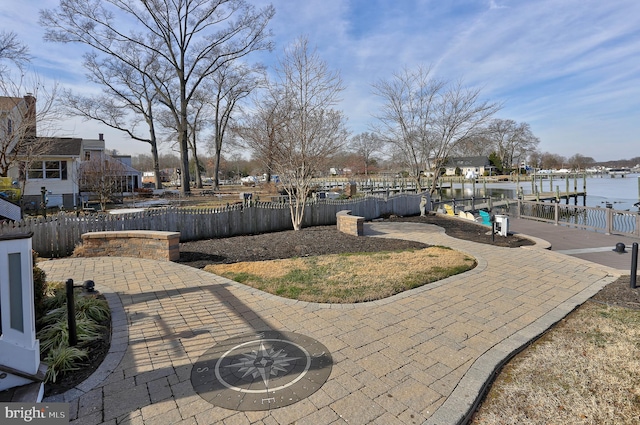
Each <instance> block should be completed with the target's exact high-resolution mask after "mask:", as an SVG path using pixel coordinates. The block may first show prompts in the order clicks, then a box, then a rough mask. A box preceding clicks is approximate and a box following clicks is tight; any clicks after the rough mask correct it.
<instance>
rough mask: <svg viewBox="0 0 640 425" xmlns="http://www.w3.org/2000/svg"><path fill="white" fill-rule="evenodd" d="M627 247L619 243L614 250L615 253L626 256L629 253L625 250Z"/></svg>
mask: <svg viewBox="0 0 640 425" xmlns="http://www.w3.org/2000/svg"><path fill="white" fill-rule="evenodd" d="M625 248H626V247H625V246H624V244H623V243H622V242H618V243H617V244H616V247H615V248H614V249H613V250H614V251H615V252H617V253H618V254H625V253H626V252H627V251H626V250H625Z"/></svg>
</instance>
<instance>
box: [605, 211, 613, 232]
mask: <svg viewBox="0 0 640 425" xmlns="http://www.w3.org/2000/svg"><path fill="white" fill-rule="evenodd" d="M605 210H607V218H606V223H605V229H604V232H605V235H610V234H611V232H612V231H613V208H605Z"/></svg>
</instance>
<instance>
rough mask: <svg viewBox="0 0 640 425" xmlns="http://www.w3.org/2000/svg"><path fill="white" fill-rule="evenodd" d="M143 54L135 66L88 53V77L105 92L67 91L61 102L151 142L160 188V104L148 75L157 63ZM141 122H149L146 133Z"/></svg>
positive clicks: (73, 112) (71, 111) (72, 111)
mask: <svg viewBox="0 0 640 425" xmlns="http://www.w3.org/2000/svg"><path fill="white" fill-rule="evenodd" d="M144 53H145V52H141V53H140V55H139V57H138V63H137V64H136V66H135V67H131V66H128V65H127V64H125V63H123V62H122V61H119V60H116V59H115V58H113V57H106V58H102V59H101V58H99V57H98V55H96V54H95V53H89V54H86V55H85V57H84V67H85V69H86V70H87V71H88V74H87V78H88V79H89V81H91V82H93V83H96V84H98V85H100V86H101V87H102V92H103V93H102V95H99V96H80V95H76V94H74V93H73V92H72V91H70V90H65V91H63V95H62V100H61V103H62V104H63V105H64V107H65V108H66V111H67V113H68V114H70V115H77V116H81V117H84V118H85V119H90V120H95V121H99V122H101V123H103V124H105V125H107V126H108V127H111V128H114V129H116V130H119V131H122V132H125V133H126V134H127V135H129V137H131V138H132V139H133V140H137V141H140V142H144V143H148V144H149V146H150V148H151V156H152V158H153V170H154V173H155V186H156V189H160V188H162V182H161V180H160V165H159V161H158V140H157V130H156V120H155V109H156V107H159V106H160V105H158V101H157V93H156V91H155V88H154V85H153V83H152V82H151V81H150V79H149V77H148V74H150V73H153V70H152V69H150V68H152V67H153V66H154V60H153V58H147V59H145V54H144ZM141 70H142V71H141ZM132 114H133V115H132ZM141 122H143V123H145V124H146V132H148V135H147V136H143V135H141V133H139V132H138V131H137V126H138V125H139V124H140V123H141Z"/></svg>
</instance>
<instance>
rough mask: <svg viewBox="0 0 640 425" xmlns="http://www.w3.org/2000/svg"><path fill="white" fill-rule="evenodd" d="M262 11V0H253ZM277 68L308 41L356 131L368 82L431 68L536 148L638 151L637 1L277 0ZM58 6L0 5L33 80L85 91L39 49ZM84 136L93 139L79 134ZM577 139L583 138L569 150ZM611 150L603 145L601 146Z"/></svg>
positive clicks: (59, 57)
mask: <svg viewBox="0 0 640 425" xmlns="http://www.w3.org/2000/svg"><path fill="white" fill-rule="evenodd" d="M252 3H253V4H255V5H256V6H258V7H260V6H263V5H265V4H268V3H270V2H269V1H268V0H253V1H252ZM272 3H273V4H274V6H275V8H276V16H275V18H274V20H273V22H272V25H271V28H272V30H273V32H274V35H275V41H276V51H275V52H274V53H272V54H260V55H255V56H254V59H256V60H257V59H258V58H259V59H260V60H261V61H263V62H264V63H266V64H267V65H270V66H271V65H273V64H274V63H275V58H276V55H277V54H280V52H281V51H282V48H283V47H284V46H285V45H287V44H289V43H290V42H292V41H293V40H294V39H295V38H296V37H298V36H301V35H305V36H307V37H308V38H309V41H310V42H311V44H312V45H315V46H317V49H318V53H319V54H320V55H321V57H322V58H323V59H325V60H326V61H327V62H328V64H329V66H330V67H332V68H334V69H339V70H340V71H341V73H342V76H343V79H344V81H345V83H346V85H347V90H346V91H345V92H344V95H343V98H344V101H343V102H342V104H341V107H342V108H343V109H344V111H345V113H346V115H347V116H349V122H350V125H351V127H352V128H353V130H354V131H355V132H360V131H365V130H367V123H368V122H369V121H370V120H371V115H372V114H374V113H375V106H376V105H377V104H378V101H377V99H375V98H374V97H373V96H372V95H371V92H370V91H371V90H370V84H371V83H372V82H374V81H376V80H378V79H380V78H389V77H390V76H391V74H392V72H394V71H397V70H399V69H401V68H402V67H404V66H408V67H415V66H417V65H418V64H424V65H433V66H434V72H436V73H437V75H438V76H440V77H444V78H449V79H452V80H457V79H460V78H462V79H463V81H464V82H465V83H467V84H469V85H472V86H475V87H482V90H483V94H484V95H485V96H486V97H488V98H489V99H491V100H495V101H500V102H504V108H503V110H502V111H501V113H500V116H501V117H503V118H512V119H515V120H518V121H526V122H529V123H531V125H532V129H533V130H534V132H535V133H536V134H537V135H538V136H539V137H540V138H541V140H542V145H541V148H542V149H544V150H549V151H552V152H556V153H559V154H561V155H566V156H570V155H572V154H574V153H576V152H580V153H583V154H585V155H589V156H593V157H594V158H596V159H599V160H607V159H615V158H618V157H625V156H629V155H632V156H633V155H637V154H638V153H637V152H634V149H635V146H636V145H638V141H639V140H638V139H639V137H640V136H638V134H640V128H639V127H640V124H639V122H640V120H638V117H637V111H638V110H640V108H639V107H640V100H638V99H640V96H639V95H640V31H639V30H638V28H640V2H638V1H637V0H618V1H616V2H604V1H601V0H563V1H557V0H538V1H535V2H527V1H517V0H464V1H463V0H452V1H447V2H443V1H441V0H402V1H398V0H305V1H290V0H274V1H272ZM57 4H58V1H56V0H24V1H20V2H5V3H4V4H3V5H2V6H0V28H4V29H8V30H14V31H16V32H17V33H18V34H19V36H20V37H21V38H22V39H23V40H24V41H25V42H26V43H27V44H28V45H29V46H30V47H31V52H32V54H33V55H34V57H35V59H34V66H35V68H36V69H37V70H38V72H40V73H43V74H46V76H47V77H49V78H53V79H56V80H57V81H59V82H60V83H61V84H64V85H68V86H72V87H73V88H74V89H77V90H83V91H84V90H88V89H89V87H90V86H89V85H88V84H87V83H86V82H85V80H84V75H83V74H84V71H83V69H82V67H81V56H82V50H81V49H78V48H77V47H74V46H69V45H61V44H53V43H45V42H44V41H42V35H43V33H44V31H43V29H42V28H40V27H39V26H38V24H37V17H38V10H39V9H40V8H43V7H46V8H50V7H55V6H56V5H57ZM72 123H73V124H71V125H69V126H68V128H69V129H70V130H71V131H78V135H80V136H82V137H95V135H94V134H97V133H98V132H104V133H105V137H106V138H107V141H108V143H109V144H111V142H112V140H113V142H114V143H116V140H117V141H118V142H117V143H118V146H116V148H118V149H119V150H121V151H123V152H127V151H129V150H132V152H146V147H145V146H144V145H142V144H141V145H140V146H136V144H132V143H131V142H130V141H128V140H126V139H125V138H124V137H122V136H121V135H119V134H117V135H112V134H111V133H110V132H109V131H107V130H106V129H105V130H104V131H96V129H98V128H100V126H98V125H97V124H87V123H82V122H77V120H76V121H72ZM85 128H86V129H87V130H86V133H89V135H86V134H85V130H84V129H85ZM576 140H579V142H576ZM604 143H606V144H607V149H603V148H602V146H603V144H604Z"/></svg>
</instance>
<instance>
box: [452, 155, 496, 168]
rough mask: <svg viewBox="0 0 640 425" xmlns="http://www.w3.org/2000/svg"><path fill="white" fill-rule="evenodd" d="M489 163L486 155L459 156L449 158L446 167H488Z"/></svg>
mask: <svg viewBox="0 0 640 425" xmlns="http://www.w3.org/2000/svg"><path fill="white" fill-rule="evenodd" d="M489 165H491V163H490V162H489V158H487V157H486V156H459V157H456V158H449V161H448V162H447V167H460V168H462V167H488V166H489Z"/></svg>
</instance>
